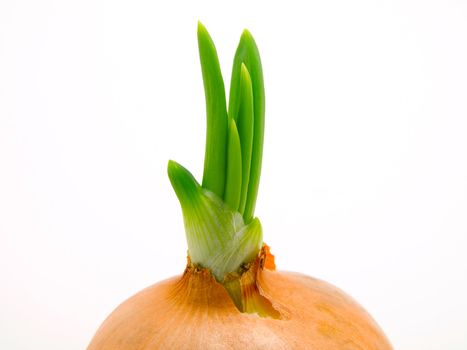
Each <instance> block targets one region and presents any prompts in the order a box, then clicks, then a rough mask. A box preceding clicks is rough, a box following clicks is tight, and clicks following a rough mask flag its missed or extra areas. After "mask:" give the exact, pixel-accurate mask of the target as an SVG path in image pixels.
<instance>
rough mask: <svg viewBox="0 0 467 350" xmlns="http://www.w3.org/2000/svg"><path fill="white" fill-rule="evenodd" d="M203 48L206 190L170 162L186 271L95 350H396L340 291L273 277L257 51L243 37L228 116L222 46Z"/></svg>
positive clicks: (108, 331)
mask: <svg viewBox="0 0 467 350" xmlns="http://www.w3.org/2000/svg"><path fill="white" fill-rule="evenodd" d="M198 45H199V53H200V61H201V68H202V74H203V81H204V89H205V95H206V115H207V132H206V153H205V162H204V174H203V180H202V184H199V183H198V182H197V180H196V179H195V178H194V176H193V175H192V174H191V173H190V172H189V171H188V170H187V169H185V168H184V167H183V166H181V165H180V164H178V163H176V162H174V161H169V164H168V175H169V178H170V181H171V183H172V186H173V188H174V190H175V193H176V195H177V197H178V199H179V201H180V204H181V208H182V213H183V218H184V223H185V232H186V238H187V243H188V264H187V267H186V269H185V272H184V273H183V274H182V275H181V276H176V277H173V278H171V279H168V280H165V281H163V282H160V283H157V284H155V285H153V286H151V287H149V288H147V289H144V290H143V291H141V292H139V293H137V294H136V295H134V296H133V297H131V298H130V299H128V300H127V301H125V302H124V303H123V304H121V305H120V306H119V307H117V309H116V310H115V311H113V312H112V313H111V315H110V316H109V317H108V318H107V319H106V320H105V321H104V323H103V324H102V325H101V327H100V328H99V330H98V331H97V333H96V335H95V336H94V338H93V339H92V341H91V344H90V345H89V347H88V349H89V350H104V349H106V350H123V349H128V350H131V349H140V350H149V349H194V350H206V349H207V350H209V349H238V350H240V349H241V350H243V349H271V350H276V349H324V350H326V349H364V350H366V349H368V350H370V349H371V350H373V349H374V350H386V349H391V348H392V347H391V345H390V343H389V341H388V340H387V338H386V337H385V335H384V333H383V332H382V331H381V329H380V328H379V327H378V325H377V324H376V323H375V321H374V320H373V319H372V318H371V317H370V316H369V315H368V314H367V313H366V312H365V311H364V310H363V309H362V308H361V307H360V306H359V305H358V304H357V303H356V302H355V301H353V300H352V299H351V298H350V297H349V296H347V295H346V294H344V293H343V292H342V291H340V290H339V289H337V288H335V287H333V286H331V285H330V284H327V283H326V282H323V281H320V280H317V279H314V278H311V277H307V276H305V275H300V274H296V273H287V272H279V271H276V270H275V262H274V257H273V255H272V254H271V253H270V251H269V247H268V246H267V245H266V244H264V243H263V235H262V229H261V223H260V221H259V219H258V218H256V217H254V210H255V203H256V198H257V195H258V187H259V179H260V173H261V160H262V153H263V136H264V112H265V94H264V84H263V73H262V68H261V60H260V56H259V52H258V48H257V46H256V43H255V41H254V39H253V37H252V36H251V34H250V33H249V32H248V31H246V30H245V31H244V32H243V34H242V36H241V39H240V43H239V45H238V48H237V51H236V54H235V58H234V62H233V69H232V77H231V86H230V97H229V104H228V109H227V103H226V96H225V87H224V82H223V78H222V74H221V69H220V65H219V60H218V58H217V52H216V48H215V46H214V43H213V41H212V39H211V37H210V36H209V34H208V32H207V30H206V28H205V27H204V26H203V25H202V24H200V23H199V25H198Z"/></svg>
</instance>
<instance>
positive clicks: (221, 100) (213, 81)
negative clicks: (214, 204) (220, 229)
mask: <svg viewBox="0 0 467 350" xmlns="http://www.w3.org/2000/svg"><path fill="white" fill-rule="evenodd" d="M198 48H199V57H200V61H201V70H202V73H203V82H204V92H205V97H206V119H207V128H206V152H205V157H204V173H203V187H204V188H206V189H208V190H210V191H212V192H214V193H215V194H216V195H218V196H219V197H221V198H222V197H223V195H224V187H225V171H226V151H227V150H226V145H227V142H226V140H227V120H228V117H227V107H226V102H225V88H224V81H223V79H222V73H221V69H220V65H219V59H218V58H217V51H216V48H215V46H214V43H213V41H212V39H211V37H210V36H209V33H208V31H207V30H206V28H205V27H204V26H203V25H202V24H201V23H199V22H198Z"/></svg>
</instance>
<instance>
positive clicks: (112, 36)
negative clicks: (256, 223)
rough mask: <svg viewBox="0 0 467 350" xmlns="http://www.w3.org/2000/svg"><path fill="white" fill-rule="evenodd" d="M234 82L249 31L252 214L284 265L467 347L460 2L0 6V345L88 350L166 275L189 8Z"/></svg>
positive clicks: (438, 342)
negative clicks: (254, 90)
mask: <svg viewBox="0 0 467 350" xmlns="http://www.w3.org/2000/svg"><path fill="white" fill-rule="evenodd" d="M198 19H200V20H201V21H202V22H203V23H204V24H205V25H206V27H207V28H208V30H209V31H210V33H211V35H212V36H213V39H214V41H215V42H216V45H217V49H218V52H219V56H220V60H221V66H222V69H223V72H224V78H225V80H226V82H227V83H226V85H227V87H228V86H229V84H228V81H229V80H230V69H231V64H232V60H233V54H234V51H235V48H236V45H237V43H238V39H239V36H240V34H241V31H242V30H243V28H245V27H246V28H249V29H250V31H251V32H252V33H253V35H254V36H255V38H256V41H257V43H258V46H259V48H260V52H261V54H262V60H263V66H264V67H263V68H264V74H265V83H266V93H267V111H266V118H267V119H266V135H265V153H264V163H263V176H262V182H261V187H260V193H259V200H258V204H257V210H256V214H257V215H258V216H259V217H260V219H261V221H262V223H263V227H264V236H265V241H266V242H267V243H268V244H269V245H271V247H272V251H273V253H274V254H275V255H276V261H277V265H278V268H279V269H283V270H293V271H300V272H303V273H307V274H309V275H313V276H315V277H318V278H322V279H325V280H327V281H329V282H331V283H333V284H335V285H337V286H339V287H340V288H342V289H344V290H345V291H347V292H348V293H349V294H351V295H352V296H353V297H355V298H356V299H357V300H358V301H359V302H360V303H361V304H362V305H363V306H364V307H365V308H366V309H367V310H368V311H369V312H370V313H371V314H372V315H373V316H374V318H375V319H376V320H377V321H378V323H379V324H380V325H381V327H382V328H383V329H384V330H385V332H386V333H387V335H388V336H389V338H390V339H391V341H392V342H393V344H394V346H395V348H396V349H407V350H414V349H421V350H430V349H433V350H435V349H449V350H461V349H464V350H465V349H466V348H467V298H466V295H467V254H466V252H467V215H466V214H467V137H466V133H467V99H466V96H467V64H466V62H467V3H466V2H465V1H460V0H458V1H454V0H449V1H333V0H331V1H325V2H323V1H320V2H318V1H315V2H295V1H290V0H289V1H282V2H273V1H264V2H253V1H235V2H231V3H230V4H228V5H226V4H223V5H221V4H220V2H218V1H211V2H198V3H196V4H195V3H194V2H193V1H186V2H179V1H171V2H169V1H164V2H162V1H161V2H159V3H158V2H156V1H152V0H151V1H149V0H148V1H114V0H113V1H103V0H98V1H95V0H92V1H91V0H89V1H86V0H85V1H73V2H71V1H59V0H56V1H53V0H45V1H21V0H16V1H9V0H3V1H2V2H1V3H0V238H1V243H0V348H1V349H8V350H9V349H34V350H37V349H46V350H55V349H57V350H63V349H68V350H73V349H77V350H78V349H84V348H85V347H86V345H87V344H88V342H89V340H90V339H91V337H92V335H93V334H94V332H95V331H96V329H97V327H98V326H99V325H100V323H101V322H102V321H103V319H104V318H105V317H106V316H107V315H108V314H109V313H110V312H111V311H112V310H113V309H114V308H115V307H116V306H117V305H118V304H119V303H120V302H122V301H123V300H124V299H126V298H127V297H129V296H131V295H132V294H133V293H135V292H137V291H138V290H140V289H142V288H144V287H146V286H148V285H150V284H152V283H154V282H156V281H159V280H161V279H164V278H167V277H169V276H172V275H175V274H179V273H181V272H182V271H183V269H184V265H185V255H186V243H185V238H184V231H183V223H182V217H181V211H180V208H179V205H178V202H177V199H176V197H175V195H174V193H173V192H172V189H171V187H170V183H169V181H168V179H167V176H166V164H167V160H168V159H175V160H177V161H179V162H180V163H181V164H183V165H185V166H186V167H187V168H188V169H190V170H191V171H192V172H193V173H194V174H195V175H196V176H197V177H198V179H200V177H201V171H202V164H203V156H204V137H205V135H204V133H205V116H204V95H203V94H204V92H203V86H202V79H201V73H200V67H199V60H198V52H197V42H196V26H197V20H198Z"/></svg>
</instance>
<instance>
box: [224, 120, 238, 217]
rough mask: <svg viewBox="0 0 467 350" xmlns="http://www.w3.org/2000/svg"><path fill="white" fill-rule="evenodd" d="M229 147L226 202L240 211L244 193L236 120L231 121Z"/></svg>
mask: <svg viewBox="0 0 467 350" xmlns="http://www.w3.org/2000/svg"><path fill="white" fill-rule="evenodd" d="M228 135H229V137H228V145H227V174H226V175H227V178H226V182H225V193H224V202H225V203H227V204H228V205H229V206H230V208H231V209H232V210H234V211H238V206H239V204H240V196H241V192H242V154H241V149H240V138H239V136H238V131H237V125H236V124H235V120H233V119H230V122H229V134H228Z"/></svg>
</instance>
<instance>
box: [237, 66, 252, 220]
mask: <svg viewBox="0 0 467 350" xmlns="http://www.w3.org/2000/svg"><path fill="white" fill-rule="evenodd" d="M253 115H254V110H253V87H252V85H251V78H250V73H248V69H247V68H246V66H245V65H244V64H243V63H242V67H241V73H240V109H239V111H238V116H237V127H238V135H239V137H240V145H241V151H242V194H241V196H240V204H239V207H238V211H239V212H240V214H242V215H243V213H244V211H245V205H246V199H247V194H248V184H249V182H250V167H251V153H252V149H253V129H254V124H253V123H254V120H253Z"/></svg>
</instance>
